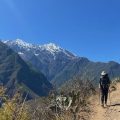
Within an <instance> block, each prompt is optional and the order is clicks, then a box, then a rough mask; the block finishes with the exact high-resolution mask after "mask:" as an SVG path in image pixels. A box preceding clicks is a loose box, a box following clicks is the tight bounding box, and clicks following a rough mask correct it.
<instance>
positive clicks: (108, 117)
mask: <svg viewBox="0 0 120 120" xmlns="http://www.w3.org/2000/svg"><path fill="white" fill-rule="evenodd" d="M116 88H117V90H116V91H114V92H112V93H111V95H110V98H111V104H110V101H109V100H108V105H109V106H108V107H106V108H103V107H101V106H100V105H99V102H98V101H99V98H98V96H96V97H94V98H93V99H94V101H96V102H95V103H92V105H91V107H92V110H93V112H92V115H91V119H90V120H120V83H119V84H117V86H116Z"/></svg>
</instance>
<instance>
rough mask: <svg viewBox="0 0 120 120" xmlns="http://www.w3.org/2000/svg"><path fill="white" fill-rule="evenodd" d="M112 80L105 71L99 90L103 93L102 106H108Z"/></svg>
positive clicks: (102, 74)
mask: <svg viewBox="0 0 120 120" xmlns="http://www.w3.org/2000/svg"><path fill="white" fill-rule="evenodd" d="M110 83H111V82H110V79H109V77H108V74H107V73H106V72H105V71H102V73H101V77H100V81H99V88H100V92H101V106H102V107H106V106H107V99H108V92H109V87H110Z"/></svg>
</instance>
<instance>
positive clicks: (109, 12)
mask: <svg viewBox="0 0 120 120" xmlns="http://www.w3.org/2000/svg"><path fill="white" fill-rule="evenodd" d="M16 38H20V39H23V40H25V41H26V42H31V43H35V44H44V43H49V42H52V43H56V44H58V45H60V46H61V47H63V48H65V49H68V50H70V51H71V52H73V53H75V54H76V55H79V56H84V57H88V58H89V59H90V60H94V61H109V60H116V61H118V62H120V0H0V39H16Z"/></svg>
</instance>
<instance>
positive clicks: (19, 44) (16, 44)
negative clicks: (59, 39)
mask: <svg viewBox="0 0 120 120" xmlns="http://www.w3.org/2000/svg"><path fill="white" fill-rule="evenodd" d="M3 43H5V44H7V45H8V46H10V47H11V48H13V49H15V50H16V52H18V54H20V55H24V54H25V53H24V52H26V51H30V52H31V51H32V52H33V54H34V55H35V56H39V55H40V54H41V52H42V51H44V52H47V53H48V54H49V55H51V56H53V59H54V60H55V58H56V56H57V55H58V54H59V53H63V54H64V55H66V57H68V58H69V59H74V57H76V56H75V55H73V54H72V53H70V52H68V51H67V50H65V49H63V48H61V47H59V46H58V45H55V44H54V43H49V44H44V45H34V44H31V43H27V42H25V41H23V40H21V39H16V40H5V41H4V40H3Z"/></svg>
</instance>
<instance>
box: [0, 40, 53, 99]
mask: <svg viewBox="0 0 120 120" xmlns="http://www.w3.org/2000/svg"><path fill="white" fill-rule="evenodd" d="M0 83H1V84H3V85H4V86H5V87H6V88H7V93H8V94H9V95H12V94H14V92H15V91H17V90H19V91H21V92H22V93H23V94H26V93H28V94H29V97H30V98H34V97H37V96H45V95H47V94H48V92H49V91H50V90H51V89H52V85H51V84H50V83H49V82H48V81H47V79H46V77H45V76H44V75H43V74H42V73H38V72H37V71H36V70H34V69H32V68H31V67H30V66H28V64H26V63H25V62H24V61H23V60H22V59H21V57H19V55H18V54H17V53H15V52H14V51H13V50H12V49H11V48H9V47H8V46H7V45H5V44H3V43H2V42H0Z"/></svg>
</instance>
